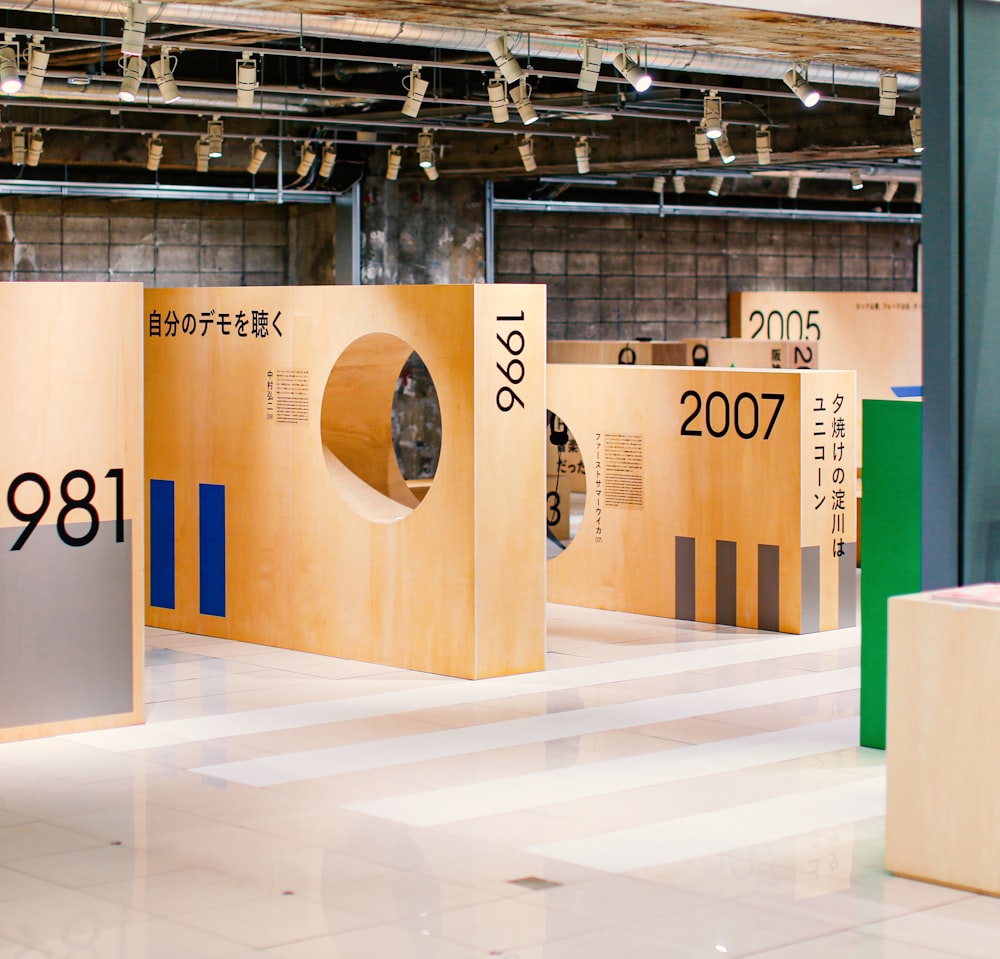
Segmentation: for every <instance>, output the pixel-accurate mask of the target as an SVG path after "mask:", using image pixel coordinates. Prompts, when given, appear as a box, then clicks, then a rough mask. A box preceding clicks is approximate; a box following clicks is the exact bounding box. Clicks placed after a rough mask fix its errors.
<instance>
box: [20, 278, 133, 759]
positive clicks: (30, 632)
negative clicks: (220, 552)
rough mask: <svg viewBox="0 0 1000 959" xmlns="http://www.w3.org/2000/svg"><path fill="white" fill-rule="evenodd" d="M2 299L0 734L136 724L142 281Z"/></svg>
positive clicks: (30, 291)
mask: <svg viewBox="0 0 1000 959" xmlns="http://www.w3.org/2000/svg"><path fill="white" fill-rule="evenodd" d="M0 298H2V302H3V311H2V312H0V351H2V354H3V356H4V357H5V358H6V359H7V365H6V369H5V371H4V376H3V379H2V381H0V490H2V495H3V499H0V742H2V741H8V740H13V739H26V738H30V737H33V736H44V735H54V734H58V733H66V732H79V731H84V730H90V729H97V728H101V727H105V726H121V725H127V724H129V723H138V722H141V721H142V682H141V681H142V622H143V574H142V531H143V503H142V336H141V334H142V329H141V326H140V324H139V318H140V317H141V315H142V287H141V285H139V284H133V283H4V284H2V286H0Z"/></svg>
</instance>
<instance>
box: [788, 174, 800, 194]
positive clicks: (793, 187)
mask: <svg viewBox="0 0 1000 959" xmlns="http://www.w3.org/2000/svg"><path fill="white" fill-rule="evenodd" d="M801 184H802V175H801V174H799V173H792V174H790V175H789V177H788V195H789V197H791V199H793V200H794V199H795V198H796V197H797V196H798V195H799V186H801Z"/></svg>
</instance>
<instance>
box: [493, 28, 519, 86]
mask: <svg viewBox="0 0 1000 959" xmlns="http://www.w3.org/2000/svg"><path fill="white" fill-rule="evenodd" d="M486 49H487V50H488V51H489V54H490V56H491V57H493V62H494V63H495V64H496V65H497V67H498V68H499V70H500V72H501V73H502V74H503V78H504V79H505V80H506V81H507V82H508V83H517V81H518V80H520V79H521V77H522V76H524V71H523V70H522V69H521V64H519V63H518V62H517V60H516V59H515V58H514V55H513V54H512V53H511V52H510V51H509V50H508V49H507V34H505V33H502V34H501V35H500V36H499V37H494V38H493V39H492V40H490V42H489V43H487V44H486Z"/></svg>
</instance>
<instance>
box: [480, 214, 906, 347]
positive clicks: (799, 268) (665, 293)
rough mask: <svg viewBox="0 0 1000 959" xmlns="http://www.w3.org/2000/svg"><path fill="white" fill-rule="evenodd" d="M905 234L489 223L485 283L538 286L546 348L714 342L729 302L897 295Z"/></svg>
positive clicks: (823, 225)
mask: <svg viewBox="0 0 1000 959" xmlns="http://www.w3.org/2000/svg"><path fill="white" fill-rule="evenodd" d="M919 239H920V229H919V227H917V226H904V225H896V224H884V223H876V224H868V223H836V222H825V221H808V220H807V221H801V220H753V219H722V218H717V217H702V218H698V217H664V218H663V219H660V218H658V217H652V216H645V215H644V216H593V215H584V214H571V213H570V214H552V213H550V214H545V213H501V214H498V216H497V229H496V249H497V263H496V276H497V281H498V282H502V283H515V282H517V283H520V282H527V283H545V284H546V285H547V286H548V290H549V338H550V339H562V338H568V339H616V338H621V337H624V338H631V337H636V336H649V337H652V338H653V339H677V338H678V337H684V336H724V335H726V332H727V329H726V328H727V316H728V312H727V311H728V301H727V295H728V293H730V292H736V291H744V290H859V291H892V290H898V291H903V292H905V291H908V290H913V289H914V288H915V285H914V284H915V281H914V270H915V244H916V243H917V242H918V241H919Z"/></svg>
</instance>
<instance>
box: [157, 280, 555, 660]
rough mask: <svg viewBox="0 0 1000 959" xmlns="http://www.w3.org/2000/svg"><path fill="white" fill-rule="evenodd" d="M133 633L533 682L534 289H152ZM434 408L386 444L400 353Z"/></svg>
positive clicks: (537, 420) (539, 483) (537, 514)
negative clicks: (409, 434) (433, 440)
mask: <svg viewBox="0 0 1000 959" xmlns="http://www.w3.org/2000/svg"><path fill="white" fill-rule="evenodd" d="M146 313H147V336H146V383H147V404H146V422H147V446H146V470H147V477H148V480H149V491H148V495H149V498H150V524H149V525H150V581H149V590H150V592H149V608H148V611H147V616H148V622H150V623H151V624H152V625H156V626H162V627H165V628H169V629H177V630H184V631H187V632H194V633H203V634H207V635H212V636H221V637H225V638H228V639H237V640H242V641H247V642H254V643H263V644H267V645H271V646H280V647H286V648H292V649H298V650H304V651H307V652H315V653H325V654H328V655H333V656H340V657H345V658H349V659H357V660H364V661H368V662H378V663H385V664H389V665H394V666H401V667H407V668H411V669H420V670H426V671H430V672H435V673H442V674H446V675H451V676H463V677H469V678H477V677H483V676H496V675H502V674H507V673H516V672H524V671H529V670H537V669H541V668H543V666H544V615H545V613H544V556H545V545H544V537H545V532H544V524H543V522H542V509H543V505H542V504H543V496H542V493H543V490H544V488H545V451H544V447H543V445H542V444H541V443H540V442H539V425H540V424H541V423H542V422H543V421H544V416H543V414H544V410H545V400H544V389H545V384H544V357H545V292H544V288H543V287H529V286H513V285H511V286H506V285H505V286H485V285H477V286H434V287H430V286H428V287H420V286H414V287H346V286H344V287H294V288H260V287H255V288H247V289H236V288H232V289H229V288H227V289H187V290H150V291H147V293H146ZM413 351H415V352H417V353H418V354H419V355H420V357H421V358H422V359H423V361H424V363H425V364H426V366H427V369H428V371H429V372H430V375H431V377H432V378H433V380H434V384H435V386H436V389H437V395H438V400H439V403H440V408H441V424H442V446H441V457H440V461H439V465H438V469H437V473H436V475H435V478H434V480H433V483H432V484H431V485H430V488H429V489H428V490H427V491H426V494H425V495H424V496H423V497H422V499H420V500H418V499H417V497H416V496H414V494H413V493H412V492H411V490H410V489H409V488H408V487H407V483H406V481H405V480H404V478H403V476H402V474H401V473H400V470H399V467H398V465H397V463H396V459H395V454H394V452H393V447H392V432H391V410H392V397H393V391H394V389H395V386H396V383H397V380H398V377H399V374H400V370H401V369H402V367H403V365H404V363H405V362H406V360H407V358H408V357H409V356H410V354H411V352H413Z"/></svg>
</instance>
